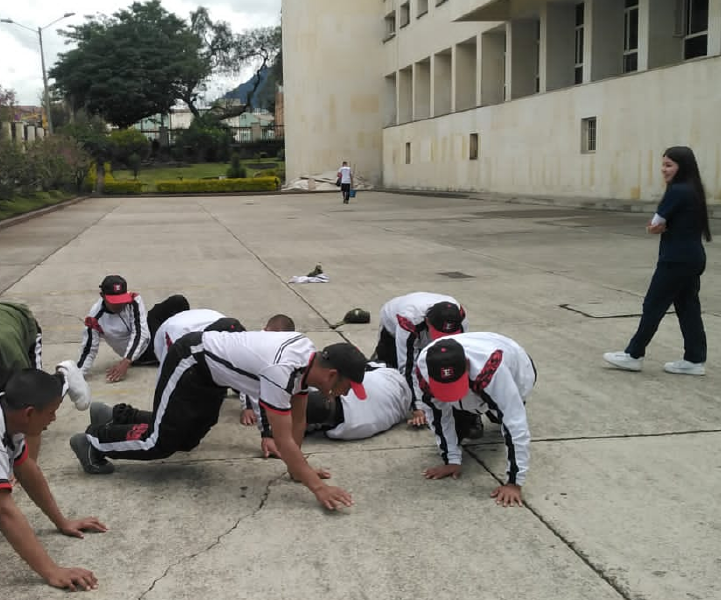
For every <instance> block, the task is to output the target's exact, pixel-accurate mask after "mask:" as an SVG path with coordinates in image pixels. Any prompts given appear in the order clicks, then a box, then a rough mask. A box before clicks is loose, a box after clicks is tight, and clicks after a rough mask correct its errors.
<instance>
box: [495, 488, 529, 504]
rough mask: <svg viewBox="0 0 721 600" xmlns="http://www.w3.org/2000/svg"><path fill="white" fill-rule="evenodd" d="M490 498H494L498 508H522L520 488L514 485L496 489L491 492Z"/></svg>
mask: <svg viewBox="0 0 721 600" xmlns="http://www.w3.org/2000/svg"><path fill="white" fill-rule="evenodd" d="M491 498H495V499H496V504H498V505H499V506H504V507H505V506H523V500H522V499H521V486H520V485H516V484H514V483H507V484H506V485H501V486H499V487H497V488H496V489H495V490H493V491H492V492H491Z"/></svg>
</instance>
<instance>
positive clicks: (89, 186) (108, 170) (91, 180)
mask: <svg viewBox="0 0 721 600" xmlns="http://www.w3.org/2000/svg"><path fill="white" fill-rule="evenodd" d="M103 171H104V173H105V183H108V182H112V181H115V177H113V166H112V164H111V163H109V162H106V163H103ZM97 181H98V170H97V169H96V168H95V163H91V164H90V169H89V170H88V175H87V177H86V178H85V181H84V182H83V188H84V189H85V191H86V192H92V191H94V190H95V184H96V183H97Z"/></svg>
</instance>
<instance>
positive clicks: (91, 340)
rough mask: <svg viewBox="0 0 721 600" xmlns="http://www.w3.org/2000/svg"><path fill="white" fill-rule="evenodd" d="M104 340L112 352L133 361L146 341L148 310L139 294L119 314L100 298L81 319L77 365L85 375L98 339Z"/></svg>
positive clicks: (96, 348) (92, 358) (148, 332)
mask: <svg viewBox="0 0 721 600" xmlns="http://www.w3.org/2000/svg"><path fill="white" fill-rule="evenodd" d="M101 339H103V340H105V341H106V342H107V343H108V345H109V346H110V347H111V348H112V349H113V351H114V352H115V353H116V354H117V355H118V356H121V357H123V358H127V359H129V360H130V361H135V360H137V359H138V358H140V356H142V354H143V352H145V350H147V348H148V344H150V331H149V330H148V313H147V312H146V310H145V304H143V299H142V298H141V297H140V295H139V294H133V301H132V302H130V303H129V304H127V305H126V306H124V307H123V310H122V311H121V312H119V313H111V312H109V311H108V310H107V309H106V308H105V304H104V302H103V299H102V298H100V299H99V300H98V301H97V302H96V303H95V304H93V307H92V308H91V309H90V313H89V314H88V316H87V317H86V318H85V331H84V332H83V343H82V348H81V350H80V358H79V359H78V368H79V369H80V370H81V371H82V372H83V375H86V374H87V373H88V371H90V368H91V367H92V366H93V362H94V361H95V358H96V357H97V355H98V348H99V346H100V340H101Z"/></svg>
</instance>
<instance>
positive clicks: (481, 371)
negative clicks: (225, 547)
mask: <svg viewBox="0 0 721 600" xmlns="http://www.w3.org/2000/svg"><path fill="white" fill-rule="evenodd" d="M453 339H454V341H457V342H458V343H459V344H461V345H462V346H463V349H464V351H465V354H466V358H467V359H468V361H469V363H470V370H469V373H468V375H469V379H470V390H469V392H468V394H467V395H466V396H465V397H464V398H463V399H462V400H460V401H458V402H441V401H439V400H436V399H435V398H433V397H432V396H431V394H430V390H429V389H428V385H427V381H428V367H427V365H426V353H427V351H428V348H429V347H430V346H432V345H433V344H434V343H437V342H438V341H439V340H436V342H432V343H431V344H429V346H427V347H426V348H424V349H423V351H421V354H420V356H419V357H418V362H417V364H416V385H417V388H416V393H417V394H418V395H419V396H418V397H419V398H422V400H423V402H422V406H423V410H424V411H425V413H426V418H427V419H428V423H429V426H430V428H431V429H432V431H433V432H434V433H435V435H436V442H437V444H438V448H439V450H440V453H441V457H442V458H443V460H444V462H445V463H446V464H452V465H460V464H461V456H462V450H461V447H460V444H459V442H460V440H459V439H458V437H457V434H456V426H455V425H456V424H455V419H454V416H453V409H454V408H455V409H457V410H464V411H468V412H474V413H479V414H482V413H490V415H491V416H492V417H494V420H497V421H498V422H500V423H501V432H502V434H503V438H504V441H505V444H506V448H507V450H508V470H507V473H508V483H515V484H517V485H523V484H524V483H525V481H526V474H527V472H528V464H529V459H530V449H531V433H530V431H529V429H528V420H527V418H526V406H525V401H526V399H527V398H528V396H529V395H530V393H531V390H532V389H533V386H534V384H535V381H536V372H535V369H534V367H533V363H532V361H531V359H530V357H529V356H528V354H526V351H525V350H524V349H523V348H521V346H519V345H518V344H517V343H516V342H514V341H513V340H512V339H510V338H507V337H504V336H502V335H499V334H497V333H487V332H479V333H463V334H459V335H456V336H454V337H453Z"/></svg>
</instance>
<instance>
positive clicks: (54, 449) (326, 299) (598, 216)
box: [0, 192, 721, 600]
mask: <svg viewBox="0 0 721 600" xmlns="http://www.w3.org/2000/svg"><path fill="white" fill-rule="evenodd" d="M646 221H647V215H643V214H630V213H621V212H614V213H611V212H599V211H593V210H579V209H575V208H570V207H553V206H539V205H523V204H509V203H502V202H492V201H485V200H482V199H479V198H458V197H445V198H440V197H433V196H421V195H401V194H384V193H375V192H362V193H359V194H358V198H357V201H356V202H354V203H352V204H350V205H348V206H344V205H343V204H341V201H340V196H339V195H336V194H316V195H302V194H301V195H282V196H258V197H251V196H246V197H238V198H230V197H197V198H189V197H186V198H134V199H122V198H112V199H88V200H85V201H82V202H79V203H77V204H75V205H72V206H69V207H67V208H65V209H63V210H60V211H57V212H53V213H51V214H47V215H45V216H42V217H40V218H37V219H32V220H29V221H27V222H25V223H22V224H19V225H16V226H13V227H10V228H8V229H4V230H2V231H0V292H1V296H0V297H1V298H2V299H3V300H8V301H24V302H26V303H28V304H29V305H30V306H31V308H32V309H33V311H34V312H35V314H36V316H37V317H38V320H39V321H40V323H41V325H42V327H43V331H44V342H45V346H44V355H45V356H44V359H45V366H46V368H47V369H50V368H52V366H53V365H54V364H56V362H58V361H60V360H62V359H65V358H77V355H78V353H79V347H80V339H81V335H82V322H83V318H84V317H85V315H86V312H87V310H88V309H89V308H90V306H91V305H92V304H93V302H94V301H95V300H96V299H97V293H98V284H99V283H100V280H101V279H102V277H103V276H104V275H105V274H109V273H119V274H122V275H124V276H125V277H126V278H127V279H128V283H129V286H130V288H131V289H132V290H134V291H139V292H140V293H141V294H142V296H143V299H144V300H145V303H146V305H148V306H152V304H153V303H154V302H156V301H158V300H161V299H163V298H164V297H166V296H167V295H169V294H171V293H176V292H182V293H184V294H185V295H186V296H187V297H188V299H189V301H190V303H191V306H192V307H194V308H201V307H205V308H214V309H217V310H219V311H221V312H224V313H225V314H227V315H230V316H234V317H237V318H238V319H240V321H241V322H242V323H243V324H244V325H245V326H246V327H248V328H249V329H255V328H260V327H262V325H263V324H264V323H265V321H266V319H267V318H268V317H269V316H270V315H272V314H274V313H277V312H284V313H287V314H288V315H290V316H292V317H293V318H294V319H295V321H296V324H297V327H298V329H299V330H301V331H304V332H307V334H308V336H309V337H310V338H311V339H312V340H313V341H314V342H315V343H316V345H317V346H324V345H326V344H328V343H331V342H334V341H341V340H343V339H345V340H348V341H351V342H353V343H355V344H357V345H358V346H359V347H360V348H361V349H362V350H363V351H364V352H366V354H370V353H371V351H372V350H373V347H374V343H375V338H376V331H377V326H378V324H377V314H378V310H379V308H380V306H381V304H382V303H384V302H385V301H386V300H388V299H390V298H391V297H393V296H397V295H400V294H404V293H408V292H411V291H433V292H442V293H448V294H451V295H453V296H455V297H456V298H458V299H459V300H460V301H461V302H462V303H463V304H464V306H465V307H466V309H467V313H468V315H469V319H470V323H471V329H472V330H477V331H495V332H499V333H503V334H505V335H508V336H510V337H512V338H514V339H516V340H517V341H518V342H519V343H520V344H521V345H523V346H524V347H525V348H526V350H527V351H528V352H529V354H530V355H531V356H532V357H533V359H534V361H535V363H536V365H537V367H538V371H539V380H538V384H537V387H536V389H535V390H534V392H533V394H532V396H531V398H530V401H529V404H528V413H529V421H530V427H531V434H532V436H533V443H532V446H531V465H530V471H529V480H528V482H527V485H526V486H525V487H524V496H525V500H526V503H527V506H526V508H524V509H518V508H516V509H510V508H508V509H503V508H499V507H497V506H496V505H495V504H494V502H493V501H492V500H491V499H490V498H489V494H490V492H491V490H492V489H494V487H496V486H497V485H498V480H499V479H501V478H503V471H504V469H505V455H506V453H505V448H504V446H503V445H502V444H501V438H500V435H499V432H498V429H497V427H495V426H490V427H488V428H487V431H486V436H485V438H484V439H482V440H480V443H478V444H477V445H475V446H470V447H466V452H465V455H464V470H463V476H462V477H461V478H460V479H459V480H457V481H452V480H443V481H426V480H425V479H424V478H423V477H422V476H421V471H422V470H423V468H425V467H427V466H433V465H436V464H439V461H440V459H439V457H438V456H437V453H436V449H435V443H434V440H433V437H432V435H431V433H430V432H429V431H427V430H423V431H412V430H409V429H408V428H407V427H406V425H405V424H402V425H399V426H397V427H396V428H394V429H393V430H391V431H390V432H388V433H385V434H382V435H379V436H377V437H375V438H372V439H369V440H365V441H361V442H331V441H329V440H324V439H321V438H316V437H314V438H311V439H309V440H307V441H306V443H305V444H304V446H303V449H304V450H305V451H306V452H307V454H308V455H309V461H310V462H311V463H312V464H313V465H315V466H318V467H320V466H322V467H327V468H328V469H330V470H331V472H332V474H333V479H332V480H331V481H332V482H335V484H336V485H340V486H342V487H344V488H346V489H348V490H349V491H351V493H352V494H353V497H354V500H355V502H356V504H355V506H354V507H353V508H351V509H347V510H343V511H341V512H339V513H334V514H330V513H327V512H325V511H324V510H323V509H322V508H321V507H320V506H319V505H318V504H317V502H316V500H315V498H314V497H313V495H312V494H311V493H310V492H309V491H308V490H307V489H305V488H304V487H302V486H301V485H299V484H295V483H292V482H291V481H290V480H289V478H288V476H287V475H286V474H285V469H284V465H283V463H282V462H281V461H279V460H274V459H268V460H265V459H263V458H261V457H260V439H259V435H258V432H257V430H256V429H254V428H245V427H242V426H240V424H239V422H238V419H239V413H240V405H239V402H238V399H237V398H232V397H231V398H228V400H227V401H226V403H225V405H224V407H223V410H222V412H221V420H220V422H219V424H218V425H217V426H216V427H215V428H214V429H213V430H212V431H211V433H210V434H209V435H208V437H206V438H205V439H204V440H203V442H202V443H201V445H200V446H199V447H198V448H197V449H196V450H194V451H193V452H191V453H188V454H183V453H180V454H177V455H175V456H173V457H172V458H171V459H168V460H164V461H158V462H153V463H140V462H129V461H128V462H122V461H116V462H115V465H116V472H115V473H114V474H113V475H111V476H108V477H93V476H88V475H86V474H85V473H84V472H82V470H81V468H80V466H79V464H78V462H77V460H76V459H75V456H74V455H73V453H72V451H71V449H70V447H69V445H68V439H69V437H70V436H71V435H72V434H73V433H76V432H78V431H82V430H83V429H84V428H85V426H86V425H87V421H88V414H87V413H85V412H83V413H80V412H78V411H76V410H75V409H74V407H73V405H72V404H71V403H70V402H68V401H66V402H64V405H63V406H62V407H61V409H60V411H59V413H58V419H57V421H56V422H55V423H54V424H53V425H52V426H51V428H50V429H49V430H48V431H47V432H46V433H45V434H44V435H43V440H44V442H43V443H44V446H43V451H42V454H41V457H40V464H41V466H42V468H43V470H44V472H45V474H46V476H47V478H48V480H49V481H50V484H51V487H52V489H53V491H54V493H55V496H56V498H57V500H58V502H59V504H60V506H61V508H62V509H63V510H64V511H65V513H66V514H68V516H83V515H88V514H92V515H96V516H98V517H100V518H101V520H103V521H104V522H105V523H106V524H107V525H108V526H109V527H110V531H109V532H108V533H106V534H97V535H87V536H86V538H85V539H84V540H75V539H71V538H66V537H64V536H61V535H58V534H56V533H54V531H53V529H52V526H51V524H50V522H49V521H48V520H47V519H46V518H44V516H43V515H42V514H41V513H40V512H39V511H38V510H37V509H36V508H35V507H34V505H32V503H31V502H30V501H29V500H28V498H27V497H26V496H25V495H24V493H23V491H22V490H16V491H15V492H14V494H15V496H16V498H15V499H16V501H18V503H19V504H20V506H21V508H22V509H23V511H24V512H25V514H26V515H28V517H29V519H30V520H31V523H32V525H33V526H34V527H35V529H36V531H37V532H38V534H39V536H40V539H41V541H42V543H43V544H44V545H45V547H46V548H47V549H48V550H49V552H50V553H51V555H52V556H53V557H54V558H55V559H56V560H57V561H58V562H59V563H60V564H62V565H64V566H82V567H86V568H89V569H92V570H93V571H94V572H95V574H96V575H97V577H98V580H99V584H100V587H99V589H98V590H97V591H96V592H93V598H96V599H113V600H115V599H117V600H124V599H138V600H140V599H144V600H170V599H185V598H193V599H197V598H210V599H214V600H223V599H228V600H230V599H249V600H285V599H288V600H306V599H308V600H310V599H314V600H340V599H343V600H391V599H392V600H406V599H408V600H466V599H474V600H501V599H508V600H620V599H625V600H682V599H687V600H711V599H718V598H721V577H719V573H721V518H720V517H719V514H718V511H719V509H718V506H719V498H720V497H721V391H720V390H721V386H720V385H719V383H720V382H721V376H720V375H719V371H720V367H721V359H720V358H719V357H720V356H721V353H720V352H719V343H720V342H719V340H720V339H721V277H720V276H719V275H721V237H719V242H715V243H713V244H710V245H709V247H708V257H709V261H708V267H707V272H706V274H705V275H704V277H703V278H702V305H703V308H704V319H705V323H706V328H707V335H708V340H709V347H710V354H709V362H708V363H707V372H708V375H707V376H706V377H699V378H690V377H683V376H674V375H668V374H666V373H664V372H663V371H662V365H663V363H664V362H666V361H670V360H676V359H678V358H681V354H682V341H681V335H680V332H679V329H678V325H677V322H676V319H675V316H674V315H669V316H668V317H667V318H666V320H665V321H664V323H662V326H661V329H660V330H659V332H658V334H657V336H656V338H655V339H654V341H653V343H652V345H651V347H650V349H649V352H648V355H647V358H646V364H645V368H644V371H643V372H642V373H624V372H619V371H614V370H611V369H610V368H607V367H606V366H605V364H604V362H603V360H602V358H601V356H602V354H603V352H605V351H610V350H622V349H623V348H624V346H625V344H626V342H627V341H628V338H629V337H630V336H631V334H632V333H633V331H634V329H635V326H636V324H637V319H638V316H639V314H640V307H641V302H642V299H643V294H644V292H645V289H646V286H647V284H648V280H649V278H650V276H651V273H652V270H653V266H654V261H655V256H656V253H657V247H658V246H657V245H658V238H657V237H655V236H649V235H647V234H646V233H645V231H644V225H645V223H646ZM718 223H719V221H713V222H712V228H715V229H716V230H717V231H718V232H719V235H720V236H721V228H719V227H716V225H717V224H718ZM317 263H320V264H322V266H323V269H324V271H325V273H326V274H327V275H328V276H329V278H330V282H329V283H325V284H306V285H294V284H288V283H287V281H288V280H289V279H290V278H291V277H292V276H293V275H305V274H307V273H308V272H309V271H311V270H312V269H313V267H314V266H315V265H316V264H317ZM354 307H361V308H364V309H366V310H369V311H370V312H371V314H372V322H371V323H370V324H368V325H344V326H343V327H341V328H339V329H338V330H336V331H334V330H332V329H331V328H330V327H329V324H332V323H335V322H337V321H339V320H340V319H341V318H342V317H343V315H344V314H345V313H346V312H347V311H348V310H349V309H351V308H354ZM113 360H114V355H113V354H112V352H111V351H110V349H109V348H108V346H107V345H101V351H100V355H99V357H98V360H97V361H96V364H95V368H94V374H93V375H91V377H90V378H89V382H90V385H91V388H92V392H93V397H94V400H96V401H104V402H108V403H113V404H114V403H117V402H132V403H133V404H136V405H140V406H150V405H151V404H152V390H153V382H154V376H155V372H154V370H153V369H152V368H147V367H146V368H142V367H138V368H133V369H131V370H130V372H129V376H128V378H127V379H126V380H125V381H123V382H121V383H118V384H107V383H105V380H104V376H103V374H104V371H105V368H106V367H107V366H109V365H110V364H111V362H113ZM0 581H2V586H1V587H2V597H3V598H13V599H15V600H30V599H33V600H34V599H38V600H39V599H48V598H55V597H61V596H62V595H63V594H64V592H62V591H59V590H53V589H51V588H49V587H47V586H45V585H43V584H42V583H41V582H40V580H39V578H38V577H37V576H36V575H35V574H34V573H33V572H31V571H30V569H29V568H27V567H26V566H25V565H24V563H22V561H21V560H20V559H19V558H18V557H17V556H16V555H15V553H14V552H13V551H12V549H11V548H10V547H9V545H8V544H7V542H5V540H3V539H0Z"/></svg>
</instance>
